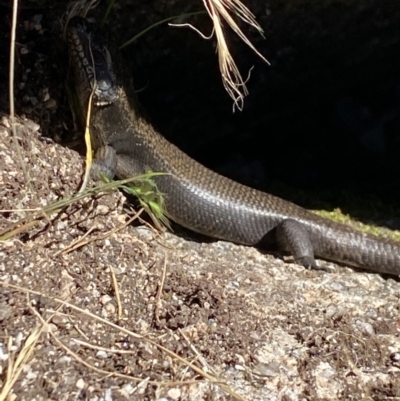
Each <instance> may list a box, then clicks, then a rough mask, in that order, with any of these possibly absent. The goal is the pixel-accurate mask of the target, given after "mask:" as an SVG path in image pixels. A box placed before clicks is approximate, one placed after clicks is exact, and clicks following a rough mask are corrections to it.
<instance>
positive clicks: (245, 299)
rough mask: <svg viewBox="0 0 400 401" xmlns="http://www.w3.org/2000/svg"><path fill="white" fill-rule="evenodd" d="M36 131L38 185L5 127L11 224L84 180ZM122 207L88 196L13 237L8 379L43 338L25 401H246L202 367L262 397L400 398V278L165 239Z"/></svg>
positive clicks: (4, 300)
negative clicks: (321, 268)
mask: <svg viewBox="0 0 400 401" xmlns="http://www.w3.org/2000/svg"><path fill="white" fill-rule="evenodd" d="M37 128H38V127H37V126H35V125H34V124H32V123H30V122H29V121H25V122H21V123H20V125H19V126H18V142H19V146H20V147H21V150H22V154H23V161H24V163H25V165H26V166H27V167H28V171H29V181H27V180H26V178H25V177H24V175H23V172H22V169H21V165H20V160H19V158H18V156H17V154H16V152H15V146H14V143H13V141H12V135H11V132H10V129H9V121H8V120H7V119H6V118H4V119H3V122H2V125H1V129H0V137H1V138H0V139H1V140H0V155H1V160H2V166H1V175H0V184H1V185H0V187H1V204H2V217H1V220H0V229H4V228H6V227H8V226H9V225H10V223H11V222H15V221H18V220H19V219H21V218H23V217H24V216H26V215H27V214H28V213H29V212H28V210H30V209H35V208H37V206H38V205H46V204H48V203H50V202H54V201H55V200H57V199H60V197H63V198H66V197H68V196H71V195H72V194H74V193H75V192H76V190H77V188H78V187H79V181H80V179H79V177H80V175H79V174H77V169H79V167H81V166H82V165H83V162H82V159H81V158H80V157H79V156H78V154H77V153H76V152H73V151H71V150H69V149H66V148H64V147H61V146H59V145H56V144H53V143H47V142H45V141H42V140H40V139H39V134H38V132H37ZM27 182H29V183H30V185H29V186H28V185H26V183H27ZM30 188H32V189H30ZM122 205H123V196H122V195H121V194H118V193H113V194H111V195H104V196H97V197H96V198H95V199H93V198H88V199H85V200H83V201H80V202H78V203H75V204H73V205H72V206H69V207H66V208H64V209H63V210H62V211H61V212H59V213H56V214H54V215H51V216H48V219H47V218H42V219H41V221H40V222H39V223H38V224H37V225H36V226H35V227H34V228H31V229H30V230H28V231H26V233H25V234H23V235H20V236H18V238H13V239H10V240H8V241H6V242H3V243H1V245H0V247H1V248H0V277H1V283H0V289H1V292H0V294H1V298H0V328H1V337H0V356H1V358H0V361H1V365H0V369H1V372H2V373H1V376H0V377H1V381H2V383H3V384H4V382H5V381H6V377H7V376H6V373H7V369H10V366H11V365H10V364H11V361H16V360H18V356H19V355H21V353H22V351H23V349H24V347H27V346H28V345H27V342H28V340H27V339H28V338H29V336H30V335H31V334H32V333H33V332H34V330H37V329H41V330H42V331H41V332H40V335H39V336H38V339H37V342H36V343H33V353H32V354H31V357H30V358H29V359H28V360H27V361H26V362H25V363H22V364H23V369H22V372H21V374H20V376H19V378H18V380H17V381H16V383H15V385H14V386H13V390H12V392H11V393H12V394H14V395H16V396H17V397H18V399H20V400H32V399H36V400H47V399H54V400H62V399H90V400H101V399H109V400H111V399H112V400H114V399H143V400H155V399H163V397H165V398H167V399H172V400H201V399H204V400H217V399H221V400H223V399H234V398H233V396H232V395H230V396H228V395H227V392H226V390H225V389H224V388H221V385H218V384H212V383H211V382H210V379H208V380H205V378H204V377H203V376H202V375H201V374H200V373H199V372H194V371H193V369H192V368H190V367H188V366H187V363H189V362H190V363H193V365H195V366H197V367H198V368H201V369H202V370H204V371H205V372H207V373H208V374H209V375H212V377H213V378H214V379H213V380H216V381H218V382H224V383H227V384H228V386H229V388H230V389H231V391H234V392H236V393H237V394H241V395H242V396H243V397H245V399H248V400H266V399H270V400H275V399H276V400H296V399H312V400H315V399H319V400H336V399H350V398H351V397H357V399H373V400H388V399H393V397H399V396H400V340H399V337H398V336H399V328H400V320H399V295H400V283H398V282H395V281H393V280H392V279H384V278H382V277H380V276H379V275H376V274H368V273H365V272H355V271H353V270H350V269H348V268H344V267H337V266H336V267H334V269H333V272H332V273H323V272H315V271H307V270H305V269H304V268H302V267H299V266H297V265H295V264H292V263H286V262H284V261H283V260H280V259H278V258H275V257H274V256H272V255H262V254H260V253H259V252H258V251H257V250H255V249H253V248H247V247H243V246H237V245H233V244H230V243H225V242H213V243H203V242H199V241H196V240H195V239H190V238H189V239H184V238H182V237H178V236H176V235H174V234H163V235H162V236H161V237H159V236H158V235H157V234H156V233H154V232H153V231H151V230H150V229H148V228H146V227H143V226H141V227H133V226H132V225H129V226H127V227H124V223H125V222H126V221H127V220H128V216H127V213H126V212H125V211H124V210H123V206H122ZM7 210H8V212H6V211H7ZM111 272H113V274H114V275H115V278H116V282H117V287H116V286H115V284H113V281H112V278H111ZM164 274H165V279H163V275H164ZM117 294H118V297H119V299H120V305H121V315H120V316H118V301H117V300H118V297H117ZM158 294H160V295H158ZM55 299H57V301H56V300H55ZM63 302H68V304H66V305H64V304H63ZM71 305H73V306H74V308H73V307H72V306H71ZM76 308H80V309H79V310H77V309H76ZM89 313H90V314H91V315H88V314H89ZM39 316H41V317H42V319H44V320H46V321H47V324H46V325H44V326H42V322H41V320H39ZM100 319H102V320H100ZM110 324H113V326H110ZM149 340H151V343H149ZM160 346H163V347H165V348H166V349H167V350H169V351H165V350H163V349H160ZM171 352H173V353H175V354H177V355H179V357H180V358H184V360H185V362H184V361H182V360H180V359H178V357H177V356H175V354H171ZM10 397H11V398H10V399H13V398H12V397H13V396H12V395H10ZM168 397H169V398H168ZM236 399H239V398H236Z"/></svg>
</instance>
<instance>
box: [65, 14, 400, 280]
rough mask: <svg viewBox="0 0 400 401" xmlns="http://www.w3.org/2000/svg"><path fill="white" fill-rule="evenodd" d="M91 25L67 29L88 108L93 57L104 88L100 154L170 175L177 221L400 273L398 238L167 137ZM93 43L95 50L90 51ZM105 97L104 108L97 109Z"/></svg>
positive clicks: (113, 167)
mask: <svg viewBox="0 0 400 401" xmlns="http://www.w3.org/2000/svg"><path fill="white" fill-rule="evenodd" d="M92 29H93V28H92V27H91V26H90V25H89V24H88V23H87V22H86V20H84V19H82V18H75V19H73V20H72V21H71V22H70V24H69V27H68V31H67V32H68V42H69V52H70V58H71V60H72V64H73V66H74V72H75V80H76V85H77V90H78V95H79V98H80V100H81V103H82V108H83V109H86V107H87V106H86V105H87V99H88V96H89V93H90V84H89V81H91V80H93V82H95V81H96V80H95V79H94V77H93V74H91V70H90V68H89V70H88V68H87V66H88V65H89V66H90V65H93V62H92V59H91V58H92V57H94V60H95V63H94V65H95V68H94V70H95V75H96V77H95V78H97V82H98V86H97V89H96V90H95V96H94V97H95V101H94V103H95V104H94V106H93V111H92V116H91V133H92V136H93V142H94V147H95V149H98V152H97V157H98V159H103V160H102V163H103V166H105V168H106V169H107V171H110V172H111V173H110V175H113V174H114V173H115V175H116V176H118V177H119V178H128V177H132V176H134V175H137V174H141V173H143V172H145V171H146V170H147V171H148V170H152V171H159V172H165V173H168V174H167V175H164V176H160V177H157V178H156V181H157V187H158V189H159V190H160V191H161V192H162V193H164V194H165V205H166V210H167V212H168V214H169V216H170V217H171V218H172V219H173V220H174V221H175V222H176V223H178V224H180V225H182V226H184V227H186V228H189V229H190V230H193V231H196V232H198V233H201V234H204V235H207V236H210V237H214V238H219V239H223V240H227V241H232V242H235V243H240V244H244V245H252V246H265V245H267V246H268V245H269V244H272V243H274V244H277V245H278V246H279V247H280V248H281V249H282V250H284V251H287V252H289V253H291V254H292V255H293V256H294V258H295V260H296V261H297V262H298V263H300V264H302V265H304V266H306V267H313V268H318V266H317V265H316V263H315V260H314V255H315V256H317V257H320V258H323V259H327V260H332V261H336V262H341V263H345V264H348V265H350V266H356V267H361V268H363V269H366V270H370V271H374V272H379V273H389V274H393V275H399V274H400V243H399V242H396V241H391V240H386V239H382V238H378V237H376V236H373V235H370V234H366V233H363V232H360V231H356V230H354V229H353V228H351V227H349V226H347V225H344V224H340V223H336V222H333V221H330V220H328V219H325V218H322V217H320V216H318V215H316V214H314V213H312V212H310V211H308V210H306V209H303V208H301V207H299V206H297V205H295V204H293V203H291V202H288V201H285V200H283V199H280V198H277V197H275V196H273V195H270V194H267V193H264V192H261V191H257V190H255V189H252V188H249V187H246V186H244V185H241V184H239V183H237V182H235V181H232V180H230V179H228V178H226V177H223V176H221V175H219V174H216V173H215V172H213V171H211V170H209V169H207V168H205V167H204V166H202V165H201V164H199V163H197V162H196V161H195V160H193V159H191V158H190V157H189V156H187V155H186V154H185V153H183V152H182V151H180V150H179V149H178V148H177V147H176V146H174V145H173V144H171V143H170V142H168V141H167V140H166V139H165V138H164V137H162V136H161V135H160V134H159V133H158V132H157V131H156V130H155V129H154V128H153V126H152V125H151V123H149V122H148V120H147V119H146V118H145V117H144V116H143V113H141V112H140V107H139V106H138V104H137V103H136V100H135V95H134V93H133V90H132V86H131V85H130V84H129V83H125V82H122V81H120V80H121V79H122V77H125V75H126V74H124V73H123V71H122V70H121V71H116V74H114V72H113V68H120V67H119V65H118V64H119V63H116V64H115V65H112V62H111V60H110V59H109V57H108V55H109V54H108V50H107V48H106V47H105V45H104V42H103V41H102V39H101V38H99V37H98V36H97V33H96V32H95V31H93V30H92ZM89 43H90V45H91V46H92V49H94V51H93V50H92V51H91V52H90V54H89V55H88V50H87V49H88V48H89ZM92 55H93V56H92ZM84 60H86V61H84ZM99 77H100V79H99ZM126 81H127V80H126ZM99 102H100V103H102V106H96V103H99ZM105 103H107V104H106V105H105ZM100 162H101V160H100Z"/></svg>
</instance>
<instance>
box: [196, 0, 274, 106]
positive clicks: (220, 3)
mask: <svg viewBox="0 0 400 401" xmlns="http://www.w3.org/2000/svg"><path fill="white" fill-rule="evenodd" d="M203 3H204V6H205V8H206V10H207V12H208V14H209V16H210V18H211V20H212V22H213V25H214V30H215V35H216V38H217V52H218V62H219V68H220V71H221V75H222V81H223V84H224V87H225V90H226V91H227V92H228V93H229V95H230V96H231V98H232V99H233V102H234V103H233V110H235V108H238V109H239V110H242V109H243V103H244V97H245V96H247V95H248V93H249V92H248V90H247V87H246V82H245V81H243V79H242V76H241V75H240V72H239V70H238V68H237V66H236V64H235V61H234V59H233V57H232V55H231V53H230V51H229V48H228V45H227V43H226V40H225V36H224V32H223V24H222V20H224V21H226V22H227V23H228V25H229V26H230V27H231V28H232V30H233V31H234V32H235V33H236V34H237V35H238V36H239V37H240V38H241V39H242V40H243V42H244V43H246V45H247V46H249V47H250V48H251V49H252V50H253V51H254V52H255V53H256V54H257V55H258V56H259V57H260V58H261V59H262V60H264V61H265V62H266V63H267V64H268V65H269V62H268V60H267V59H266V58H265V57H264V56H263V55H262V54H261V53H260V52H259V51H258V50H257V49H256V48H255V47H254V46H253V44H252V43H251V42H250V40H249V39H248V38H247V37H246V35H245V34H244V33H243V31H242V30H241V29H240V28H239V26H238V25H237V23H236V22H235V20H234V19H233V18H232V15H231V14H235V15H236V16H238V17H239V18H240V19H242V20H243V21H244V22H246V23H247V24H249V25H250V26H252V27H253V28H255V29H257V30H258V32H259V33H260V34H261V35H263V30H262V28H261V27H260V25H259V24H258V23H257V21H256V20H255V17H254V15H253V14H252V12H251V11H250V10H249V9H248V8H247V7H246V6H245V5H244V4H243V3H242V2H241V1H240V0H203Z"/></svg>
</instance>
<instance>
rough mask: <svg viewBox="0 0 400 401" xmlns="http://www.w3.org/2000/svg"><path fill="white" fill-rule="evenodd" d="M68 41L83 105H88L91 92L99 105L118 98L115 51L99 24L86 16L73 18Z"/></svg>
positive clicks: (105, 104)
mask: <svg viewBox="0 0 400 401" xmlns="http://www.w3.org/2000/svg"><path fill="white" fill-rule="evenodd" d="M67 42H68V52H69V58H70V64H71V66H72V68H73V70H74V75H75V85H76V90H77V94H78V98H79V101H80V105H81V107H84V108H86V107H87V101H88V99H89V96H90V94H91V93H93V101H94V104H95V105H96V106H107V105H109V104H111V103H113V102H114V101H115V100H117V98H118V91H117V84H116V77H115V74H114V70H113V67H112V59H111V55H110V52H109V50H108V49H107V47H106V46H105V44H104V40H103V39H102V38H101V37H100V35H99V33H98V31H97V30H96V29H95V27H94V26H93V25H92V24H90V23H89V21H87V20H86V19H85V18H82V17H74V18H72V19H71V20H70V21H69V23H68V26H67Z"/></svg>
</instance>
